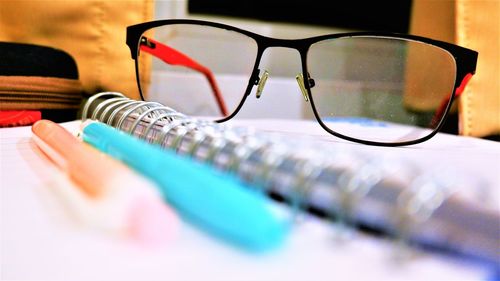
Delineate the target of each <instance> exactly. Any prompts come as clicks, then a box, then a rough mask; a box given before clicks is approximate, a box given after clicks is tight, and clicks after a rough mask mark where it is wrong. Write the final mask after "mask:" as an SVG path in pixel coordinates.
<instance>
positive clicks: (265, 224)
mask: <svg viewBox="0 0 500 281" xmlns="http://www.w3.org/2000/svg"><path fill="white" fill-rule="evenodd" d="M82 137H83V140H84V141H85V142H87V143H89V144H91V145H92V146H94V147H96V148H97V149H99V150H101V151H103V152H104V153H106V154H109V155H111V156H112V157H114V158H117V159H119V160H121V161H123V162H124V163H126V164H127V165H129V166H130V167H132V168H134V169H135V170H137V171H138V172H140V173H142V174H144V175H145V176H147V177H149V178H151V179H152V180H153V181H155V182H156V183H157V186H158V188H160V192H161V193H162V194H163V196H164V197H165V198H166V200H167V201H168V202H169V203H170V204H171V205H172V206H173V207H174V208H176V209H177V211H179V213H180V215H181V216H183V217H184V218H185V219H187V220H188V221H190V222H192V223H194V224H196V225H198V226H200V227H202V228H204V229H205V230H207V231H208V232H210V233H212V234H215V235H216V236H218V237H221V238H223V239H225V240H228V241H230V242H233V243H236V244H238V245H241V246H243V247H245V248H247V249H250V250H256V251H263V250H268V249H271V248H275V247H276V246H278V245H280V244H281V243H282V242H283V240H284V238H285V236H286V234H287V232H288V228H289V225H288V223H287V222H286V221H285V220H284V219H281V218H279V217H277V216H275V214H274V213H273V212H272V210H270V205H269V203H270V202H269V201H268V200H269V199H267V198H266V197H265V195H262V194H261V193H258V192H256V191H255V190H252V189H250V188H249V187H246V186H244V185H243V183H242V182H241V181H239V180H238V179H237V178H236V177H233V176H231V175H230V174H227V173H224V172H222V171H218V170H215V169H214V168H212V167H210V166H208V165H207V164H202V163H199V162H196V161H195V160H192V159H190V158H188V157H186V156H182V155H177V154H175V153H174V152H172V151H169V150H166V149H162V148H160V147H157V146H154V145H151V144H148V143H146V142H144V141H143V140H140V139H137V138H135V137H133V136H130V135H128V134H126V133H124V132H122V131H119V130H117V129H115V128H113V127H110V126H108V125H105V124H103V123H98V122H90V123H88V124H87V125H85V126H84V128H83V130H82Z"/></svg>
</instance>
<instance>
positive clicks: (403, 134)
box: [127, 19, 478, 146]
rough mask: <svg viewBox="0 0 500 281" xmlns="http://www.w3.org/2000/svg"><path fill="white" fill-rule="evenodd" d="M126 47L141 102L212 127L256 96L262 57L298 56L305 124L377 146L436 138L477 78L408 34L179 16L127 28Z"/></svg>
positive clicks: (463, 63) (456, 50) (470, 61)
mask: <svg viewBox="0 0 500 281" xmlns="http://www.w3.org/2000/svg"><path fill="white" fill-rule="evenodd" d="M127 45H128V46H129V48H130V50H131V53H132V58H133V59H134V60H135V68H136V76H137V84H138V87H139V92H140V95H141V98H142V99H143V100H153V101H160V102H162V103H164V104H167V105H168V106H171V107H173V108H175V109H177V110H178V111H180V112H182V113H184V114H187V115H197V116H207V117H209V118H212V119H213V120H214V121H217V122H223V121H227V120H229V119H231V118H232V117H234V116H235V115H236V114H237V113H238V111H240V109H241V108H242V106H243V104H244V102H245V100H246V99H247V98H249V97H250V96H251V95H250V94H251V93H252V90H253V89H254V88H255V96H256V98H259V97H260V96H261V95H262V94H263V89H264V85H265V83H266V80H267V77H268V76H269V73H268V71H267V70H264V71H262V70H261V69H259V67H260V64H261V60H262V57H263V54H264V51H266V50H267V49H268V48H271V47H285V48H291V49H295V50H297V51H298V53H299V55H300V59H301V69H300V70H299V72H300V73H299V74H298V75H297V76H296V81H297V83H298V86H299V88H300V90H301V92H302V95H303V99H304V100H305V102H308V103H310V104H311V107H312V112H313V114H312V115H313V116H311V118H315V119H316V120H317V121H318V122H319V124H320V125H321V127H323V128H324V129H325V130H326V131H327V132H329V133H331V134H332V135H334V136H337V137H340V138H343V139H347V140H350V141H354V142H358V143H364V144H370V145H381V146H400V145H410V144H416V143H419V142H423V141H425V140H428V139H429V138H431V137H432V136H434V135H435V134H436V133H437V131H438V130H439V129H440V127H441V126H442V125H443V123H444V120H445V118H446V115H447V114H448V112H449V111H450V109H451V108H452V103H453V100H454V99H455V98H456V97H457V96H459V95H460V94H461V92H462V91H463V89H464V87H465V85H466V84H467V82H468V80H469V79H470V78H471V76H472V75H473V74H474V73H475V68H476V62H477V56H478V53H477V52H475V51H473V50H469V49H466V48H463V47H460V46H456V45H453V44H449V43H445V42H441V41H436V40H433V39H429V38H424V37H419V36H412V35H402V34H393V33H382V32H355V33H342V34H328V35H323V36H317V37H311V38H305V39H297V40H289V39H276V38H270V37H265V36H262V35H259V34H255V33H252V32H249V31H246V30H242V29H239V28H236V27H233V26H229V25H225V24H220V23H214V22H207V21H199V20H185V19H176V20H160V21H153V22H146V23H141V24H137V25H133V26H129V27H128V28H127ZM151 69H153V70H154V73H153V74H151V73H150V72H151ZM160 89H161V90H160ZM283 106H284V107H286V106H287V101H286V100H284V101H283Z"/></svg>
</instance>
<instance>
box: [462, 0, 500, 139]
mask: <svg viewBox="0 0 500 281" xmlns="http://www.w3.org/2000/svg"><path fill="white" fill-rule="evenodd" d="M456 27H457V38H456V42H457V43H458V44H459V45H462V46H466V47H468V48H471V49H473V50H476V51H478V52H479V59H478V64H477V70H476V75H474V77H473V78H472V79H471V81H470V82H469V84H468V85H467V87H466V88H465V92H464V93H463V94H462V97H461V98H460V103H459V112H460V132H461V134H463V135H467V136H487V135H493V134H500V1H498V0H457V3H456Z"/></svg>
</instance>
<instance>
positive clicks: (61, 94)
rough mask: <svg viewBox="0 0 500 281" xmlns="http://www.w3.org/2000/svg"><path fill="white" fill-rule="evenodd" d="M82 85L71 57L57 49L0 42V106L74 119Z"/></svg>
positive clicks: (9, 110)
mask: <svg viewBox="0 0 500 281" xmlns="http://www.w3.org/2000/svg"><path fill="white" fill-rule="evenodd" d="M81 102H82V86H81V83H80V81H79V80H78V68H77V65H76V62H75V60H74V59H73V57H72V56H71V55H70V54H68V53H66V52H64V51H62V50H59V49H55V48H51V47H46V46H40V45H33V44H24V43H13V42H0V110H1V111H3V112H4V113H7V112H12V114H18V112H19V111H23V110H30V111H39V112H41V113H42V118H47V119H51V120H54V121H56V122H60V121H66V120H74V119H75V118H76V112H77V109H78V108H79V106H80V104H81Z"/></svg>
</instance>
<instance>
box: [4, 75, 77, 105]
mask: <svg viewBox="0 0 500 281" xmlns="http://www.w3.org/2000/svg"><path fill="white" fill-rule="evenodd" d="M81 93H82V85H81V83H80V81H78V80H75V79H64V78H53V77H33V76H0V110H19V109H71V108H74V109H77V108H79V107H80V106H81V102H82V95H81Z"/></svg>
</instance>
